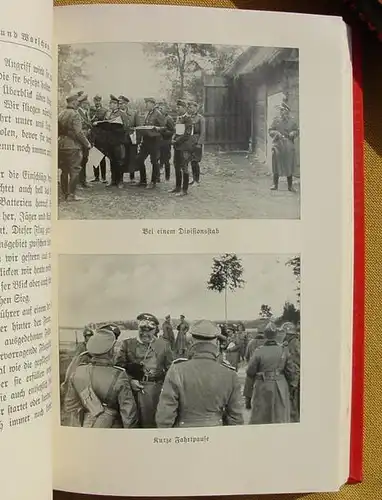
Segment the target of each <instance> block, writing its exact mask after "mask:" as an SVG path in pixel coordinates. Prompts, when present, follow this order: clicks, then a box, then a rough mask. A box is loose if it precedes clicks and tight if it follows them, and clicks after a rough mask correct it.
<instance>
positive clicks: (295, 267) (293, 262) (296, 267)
mask: <svg viewBox="0 0 382 500" xmlns="http://www.w3.org/2000/svg"><path fill="white" fill-rule="evenodd" d="M286 265H287V266H289V267H290V268H292V272H293V275H294V276H295V278H296V281H297V286H296V293H297V302H298V304H299V305H300V291H301V258H300V256H299V255H298V256H296V257H293V258H291V259H289V260H287V262H286Z"/></svg>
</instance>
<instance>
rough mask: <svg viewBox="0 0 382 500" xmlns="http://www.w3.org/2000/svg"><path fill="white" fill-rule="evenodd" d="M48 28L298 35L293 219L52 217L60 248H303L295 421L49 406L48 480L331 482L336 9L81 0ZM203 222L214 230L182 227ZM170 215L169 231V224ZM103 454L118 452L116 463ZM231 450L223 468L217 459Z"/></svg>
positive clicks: (344, 300) (341, 339) (345, 218)
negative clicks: (114, 416)
mask: <svg viewBox="0 0 382 500" xmlns="http://www.w3.org/2000/svg"><path fill="white" fill-rule="evenodd" d="M89 19H92V23H91V24H90V23H88V22H87V20H89ZM105 26H113V30H105V29H104V27H105ZM196 26H197V29H195V27H196ZM55 34H56V42H57V43H89V42H113V41H114V42H117V41H151V42H156V41H157V42H160V41H163V42H173V41H182V42H195V43H197V42H199V43H216V44H238V45H259V46H277V47H297V48H298V49H299V51H300V128H301V146H300V147H301V150H300V151H301V172H302V174H301V176H302V178H301V190H302V196H301V220H291V221H277V220H235V221H229V220H226V221H224V220H223V221H220V220H208V221H200V220H196V221H189V220H187V221H177V220H161V221H157V220H132V221H113V220H110V221H64V220H61V221H59V222H58V223H57V225H56V232H55V237H56V243H57V248H58V251H59V253H61V254H113V253H131V254H142V253H157V254H168V253H216V252H218V253H221V252H238V253H240V252H241V253H259V254H260V253H263V254H264V253H271V254H281V253H283V254H293V253H301V259H302V287H301V293H302V298H301V307H302V322H301V327H302V331H303V332H304V337H303V341H302V379H301V383H302V412H301V422H300V423H299V424H293V425H268V426H246V427H243V428H237V427H235V428H211V429H199V430H195V429H186V430H182V431H181V432H180V431H179V430H176V429H171V430H166V431H163V430H161V431H158V430H113V431H110V430H97V431H96V430H92V431H85V430H82V429H75V428H65V427H60V425H59V415H58V413H57V414H56V418H55V423H56V427H55V460H54V462H55V472H54V476H55V477H54V486H55V488H58V489H63V490H70V491H78V492H84V493H98V494H99V493H103V494H111V495H132V496H134V495H138V496H149V495H153V496H173V495H179V496H181V495H226V494H249V493H283V492H291V493H292V492H309V491H329V490H336V489H338V488H339V486H340V485H341V484H342V483H343V482H344V481H345V480H346V478H347V476H346V468H347V464H348V435H349V433H348V432H347V433H345V432H344V433H343V434H342V430H341V429H344V428H345V429H348V426H349V416H348V414H347V413H346V408H345V407H346V404H344V401H342V397H341V395H342V394H343V388H344V380H346V381H347V383H349V380H350V370H349V355H350V353H349V350H346V353H345V351H344V345H345V344H347V345H348V344H349V340H350V338H351V331H350V326H349V325H350V321H349V318H351V293H350V290H351V284H352V276H351V274H352V273H351V259H350V258H345V259H343V258H342V257H343V256H344V255H345V254H346V255H347V256H350V255H351V253H352V250H351V249H352V238H351V234H352V216H351V214H352V199H351V188H350V186H351V178H352V174H351V172H352V162H351V158H350V157H349V150H350V151H351V147H352V145H351V136H350V134H349V129H348V128H347V129H346V132H345V128H344V116H345V115H346V117H347V118H348V116H349V106H350V103H349V101H350V99H349V92H350V89H351V78H350V76H349V68H350V59H349V54H348V46H347V43H348V42H347V34H346V30H345V27H344V25H343V23H342V21H341V20H340V19H336V18H331V17H330V18H329V17H320V16H314V17H306V16H302V15H294V14H280V13H274V14H270V13H266V12H242V11H230V10H224V9H218V10H216V11H215V10H209V9H200V8H175V7H154V6H150V7H143V6H128V7H127V6H102V7H97V6H92V7H89V6H86V7H73V8H60V9H56V11H55ZM344 89H345V90H344ZM344 91H345V92H346V95H347V97H348V98H347V100H346V102H345V100H344V99H343V95H344ZM211 195H212V193H211ZM206 227H209V228H218V229H219V234H214V235H212V236H209V237H208V238H205V237H202V236H192V235H190V234H188V235H187V234H180V233H179V229H180V228H188V229H192V228H206ZM169 228H174V229H175V230H176V231H175V234H173V235H164V232H163V231H162V230H163V229H169ZM145 229H149V230H152V233H153V234H152V236H147V235H145V234H144V233H145V231H144V230H145ZM100 234H102V238H100V237H99V235H100ZM116 241H119V242H120V243H121V244H119V245H116V244H115V242H116ZM73 280H75V277H73ZM90 293H93V292H92V291H90ZM345 296H346V297H345ZM127 300H128V298H127ZM322 311H325V313H323V312H322ZM344 358H346V359H344ZM342 361H344V363H343V364H342ZM343 368H344V369H345V372H343ZM56 387H58V385H56ZM347 399H348V398H347ZM345 434H346V436H347V437H344V436H345ZM158 436H161V437H166V436H167V437H173V438H174V437H176V436H182V437H188V436H207V437H208V438H209V440H208V443H205V444H203V445H202V446H201V445H192V444H170V445H159V446H158V445H155V444H154V438H155V437H158ZM112 456H113V457H116V458H117V459H116V460H113V461H112V464H111V461H110V457H112ZM286 457H287V458H286ZM227 463H229V464H230V472H231V473H230V474H225V473H222V464H227ZM169 464H170V468H171V478H170V477H169V472H168V471H169ZM147 471H150V473H149V478H148V476H147ZM190 478H192V480H190Z"/></svg>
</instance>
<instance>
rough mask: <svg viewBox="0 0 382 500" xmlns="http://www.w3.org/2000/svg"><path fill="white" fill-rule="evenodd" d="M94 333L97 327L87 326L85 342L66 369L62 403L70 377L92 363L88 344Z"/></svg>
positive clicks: (77, 349) (78, 347)
mask: <svg viewBox="0 0 382 500" xmlns="http://www.w3.org/2000/svg"><path fill="white" fill-rule="evenodd" d="M94 332H95V325H93V324H89V325H86V326H85V328H84V331H83V332H82V336H83V338H84V340H83V342H80V343H79V344H78V345H77V347H76V350H75V353H74V355H73V358H72V361H71V362H70V363H69V366H68V368H67V369H66V372H65V378H64V380H63V382H62V384H61V400H62V401H63V399H64V397H65V395H66V393H67V390H68V383H69V380H70V377H71V376H72V375H73V373H74V372H75V371H76V369H77V367H78V366H79V365H81V364H84V363H90V356H89V353H88V350H87V344H88V342H89V340H90V338H91V337H92V336H93V335H94Z"/></svg>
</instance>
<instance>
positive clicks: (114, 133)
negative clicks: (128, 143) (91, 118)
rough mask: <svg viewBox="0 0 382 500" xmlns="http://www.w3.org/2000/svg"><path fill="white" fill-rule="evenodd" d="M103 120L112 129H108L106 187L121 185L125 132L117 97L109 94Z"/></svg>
mask: <svg viewBox="0 0 382 500" xmlns="http://www.w3.org/2000/svg"><path fill="white" fill-rule="evenodd" d="M105 121H107V122H109V123H110V124H111V126H113V127H114V129H110V130H108V134H107V142H108V144H107V149H108V156H109V159H110V170H111V182H110V184H108V185H107V186H106V187H119V188H120V187H122V181H123V166H124V162H125V147H124V140H125V132H124V129H123V121H122V117H121V111H120V109H119V101H118V98H117V97H115V96H114V95H113V94H110V103H109V110H108V111H107V112H106V115H105Z"/></svg>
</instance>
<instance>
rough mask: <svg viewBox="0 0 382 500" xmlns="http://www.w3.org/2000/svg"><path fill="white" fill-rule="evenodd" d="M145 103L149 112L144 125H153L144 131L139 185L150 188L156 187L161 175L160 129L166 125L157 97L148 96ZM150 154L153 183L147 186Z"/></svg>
mask: <svg viewBox="0 0 382 500" xmlns="http://www.w3.org/2000/svg"><path fill="white" fill-rule="evenodd" d="M145 104H146V109H147V114H146V116H145V120H144V123H143V125H144V126H152V130H144V131H142V142H141V144H140V148H139V152H138V156H137V162H138V165H139V171H140V182H139V185H140V186H143V187H148V188H155V186H156V184H157V181H158V175H159V147H160V140H161V133H160V130H161V128H162V127H164V125H165V118H164V116H163V115H162V113H161V112H160V111H159V109H158V107H157V106H156V105H155V99H154V98H153V97H146V99H145ZM148 156H150V161H151V165H152V173H151V183H150V184H149V185H148V186H147V173H146V166H145V161H146V159H147V157H148Z"/></svg>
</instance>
